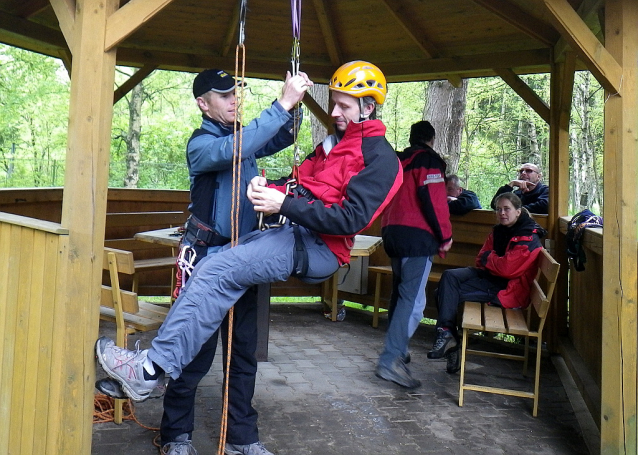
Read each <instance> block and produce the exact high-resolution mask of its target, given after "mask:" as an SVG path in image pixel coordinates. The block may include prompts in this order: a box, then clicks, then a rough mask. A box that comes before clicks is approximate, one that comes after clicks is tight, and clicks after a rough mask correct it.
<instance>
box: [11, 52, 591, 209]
mask: <svg viewBox="0 0 638 455" xmlns="http://www.w3.org/2000/svg"><path fill="white" fill-rule="evenodd" d="M0 65H1V66H0V67H1V68H2V71H0V115H1V117H0V118H2V122H1V123H0V185H2V186H5V187H29V186H60V185H62V184H63V178H64V156H65V150H66V130H67V125H68V103H69V78H68V75H67V73H66V70H65V69H64V67H63V66H62V65H61V63H60V62H59V61H58V60H55V59H52V58H49V57H44V56H41V55H38V54H34V53H31V52H27V51H22V50H20V49H16V48H12V47H8V46H0ZM133 72H134V70H132V69H131V68H118V73H117V75H116V85H118V86H119V85H121V84H122V83H123V82H124V81H125V80H127V78H128V77H130V75H131V74H133ZM193 78H194V74H190V73H179V72H171V71H155V72H153V73H152V74H151V75H150V76H149V77H147V78H146V79H145V81H144V99H143V104H142V127H141V135H140V164H139V166H140V172H139V176H140V180H139V182H138V187H139V188H174V189H187V188H188V186H189V182H188V172H187V169H186V164H185V147H186V143H187V141H188V139H189V137H190V135H191V133H192V131H193V130H194V129H195V128H197V127H199V125H200V123H201V114H200V112H199V110H198V108H197V106H196V104H195V101H194V100H193V96H192V92H191V86H192V81H193ZM521 78H522V79H523V80H524V81H525V83H526V84H528V86H529V87H530V88H532V89H533V90H534V91H535V92H536V93H537V94H538V95H539V96H540V97H541V98H542V99H543V100H544V101H545V102H546V103H547V104H549V86H550V83H549V82H550V81H549V75H548V74H538V75H528V76H522V77H521ZM427 84H428V83H427V82H410V83H401V84H397V83H395V84H390V85H389V90H388V97H387V100H386V103H385V104H384V105H383V106H381V108H380V109H379V112H378V115H379V118H381V119H382V120H383V122H384V123H385V125H386V127H387V135H386V137H387V138H388V140H389V141H390V143H391V144H392V146H393V147H395V148H396V149H397V150H402V149H404V148H406V147H407V146H408V137H409V131H410V126H411V125H412V123H414V122H416V121H418V120H420V119H421V118H422V115H423V109H424V106H425V104H426V94H427ZM281 87H282V82H281V81H264V80H258V79H249V80H248V86H247V87H246V99H245V105H244V106H243V114H244V115H243V119H244V120H243V123H244V124H248V123H249V122H250V121H251V120H253V119H254V118H256V117H258V116H259V114H260V112H261V111H262V110H263V109H265V108H267V107H268V106H270V104H271V103H272V102H273V101H274V100H275V99H277V98H278V96H279V94H280V92H281ZM602 97H603V92H602V90H601V88H600V86H599V85H598V83H597V82H596V81H595V79H594V78H593V77H591V75H590V74H589V73H586V72H583V73H577V74H576V78H575V84H574V103H573V112H572V124H571V126H570V135H571V156H572V159H571V160H570V172H571V174H570V181H571V185H570V212H571V213H573V212H575V211H577V210H579V209H580V207H579V204H580V201H581V199H583V194H584V193H586V195H587V196H588V198H589V199H588V202H587V203H588V204H589V205H590V207H592V208H596V207H598V205H597V204H600V203H601V201H602V149H603V115H602V112H603V105H604V100H603V99H602ZM128 101H129V99H128V96H125V97H124V98H123V99H122V100H120V101H118V102H117V103H116V104H115V106H114V116H113V134H112V143H111V167H110V177H109V184H110V185H111V186H113V187H122V186H123V180H124V176H125V175H126V153H127V149H126V144H125V142H124V140H123V139H124V138H125V137H126V133H127V129H128V119H129V110H128ZM310 115H311V114H310V113H309V112H308V110H307V109H306V108H304V117H305V121H304V122H303V124H302V126H301V130H300V132H299V135H298V138H297V144H298V145H299V151H300V160H303V158H304V157H305V156H306V155H307V154H309V153H310V152H311V151H312V150H313V140H312V135H311V130H310V122H309V121H308V120H309V117H310ZM435 149H436V143H435ZM548 151H549V127H548V125H547V124H546V123H545V122H544V121H543V120H542V119H541V118H540V117H539V116H538V115H537V114H536V113H535V112H534V111H533V110H532V109H531V108H530V107H529V106H528V105H527V104H526V103H525V102H524V101H523V100H521V98H520V97H519V96H518V95H517V94H516V93H515V92H514V91H513V90H512V89H511V88H510V87H509V86H508V85H507V84H505V83H504V82H503V81H502V80H501V79H500V78H497V77H494V78H480V79H471V80H469V83H468V90H467V106H466V113H465V127H464V135H463V142H462V150H461V157H460V161H459V166H458V170H457V174H458V175H459V176H460V178H461V179H462V180H463V182H464V186H465V187H466V188H469V189H471V190H473V191H475V192H476V193H477V194H478V196H479V199H480V201H481V203H482V204H483V206H484V207H488V206H489V203H490V201H491V198H492V195H493V194H494V192H495V191H496V189H497V188H498V187H499V186H501V185H503V184H505V183H507V182H509V181H510V180H511V179H512V178H513V177H515V175H516V170H517V169H518V167H519V166H520V165H521V164H522V163H524V162H527V161H530V162H534V163H538V164H539V165H540V166H541V168H542V169H543V173H544V177H545V181H546V182H547V181H549V175H550V173H551V169H549V167H548V164H549V159H548ZM441 152H442V153H444V152H445V151H443V150H441ZM293 163H294V153H293V147H289V148H288V149H286V150H284V151H282V152H280V153H277V154H275V155H273V156H271V157H267V158H263V159H260V160H259V166H260V167H261V168H263V169H265V171H266V175H267V176H268V177H270V178H278V177H280V176H283V175H288V174H289V173H290V171H291V169H292V166H293Z"/></svg>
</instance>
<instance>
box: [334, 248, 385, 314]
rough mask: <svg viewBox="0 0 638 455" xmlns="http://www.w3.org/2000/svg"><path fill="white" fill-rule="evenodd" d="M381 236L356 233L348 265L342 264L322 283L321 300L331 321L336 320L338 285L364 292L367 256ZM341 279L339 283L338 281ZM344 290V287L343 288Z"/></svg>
mask: <svg viewBox="0 0 638 455" xmlns="http://www.w3.org/2000/svg"><path fill="white" fill-rule="evenodd" d="M382 243H383V241H382V240H381V237H375V236H371V235H357V236H355V238H354V246H353V247H352V250H350V266H349V267H348V266H343V267H341V268H340V269H339V270H337V272H336V273H335V274H334V275H332V277H330V278H329V279H328V280H326V281H325V282H324V283H323V287H322V294H323V295H322V300H323V302H324V304H326V305H327V306H328V307H329V308H330V309H331V312H332V317H331V319H332V321H336V320H337V310H338V308H337V303H338V298H337V294H338V291H339V287H341V288H342V289H343V288H344V287H349V289H348V290H349V291H350V292H353V293H356V294H365V293H366V292H367V283H368V258H369V256H370V255H371V254H372V253H374V252H375V251H376V250H377V248H379V247H380V246H381V244H382ZM340 281H341V284H339V282H340ZM343 290H345V289H343Z"/></svg>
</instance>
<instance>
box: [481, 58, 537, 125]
mask: <svg viewBox="0 0 638 455" xmlns="http://www.w3.org/2000/svg"><path fill="white" fill-rule="evenodd" d="M494 72H495V73H496V74H498V75H499V76H500V77H501V79H503V81H505V83H506V84H507V85H509V86H510V87H511V88H512V90H514V91H515V92H516V93H517V94H518V96H520V97H521V98H523V100H524V101H525V102H526V103H527V104H528V105H529V106H530V107H531V108H532V109H534V112H536V113H537V114H538V115H539V117H540V118H542V119H543V120H544V121H545V123H547V124H549V106H548V105H547V103H545V101H543V100H542V99H541V97H540V96H538V95H537V94H536V92H535V91H534V90H532V89H531V88H530V87H529V86H528V85H527V84H526V83H525V82H523V80H522V79H521V78H520V77H518V76H517V75H516V74H515V73H514V71H512V70H511V69H509V68H494Z"/></svg>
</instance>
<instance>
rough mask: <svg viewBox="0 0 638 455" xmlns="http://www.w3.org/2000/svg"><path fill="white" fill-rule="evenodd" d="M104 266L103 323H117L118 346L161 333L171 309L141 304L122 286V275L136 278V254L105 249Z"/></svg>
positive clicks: (117, 412) (118, 409)
mask: <svg viewBox="0 0 638 455" xmlns="http://www.w3.org/2000/svg"><path fill="white" fill-rule="evenodd" d="M102 264H103V265H102V268H103V269H104V270H108V277H109V278H108V279H107V281H108V284H103V285H102V298H101V305H100V319H102V320H104V321H111V322H115V331H116V337H115V343H116V344H117V345H118V346H120V347H127V343H126V336H127V334H129V333H134V332H146V331H149V330H157V329H159V327H160V326H161V325H162V323H163V322H164V319H165V318H166V315H167V314H168V310H169V309H168V307H167V306H163V305H156V304H153V303H149V302H144V301H140V300H139V299H138V297H137V293H135V292H132V291H126V290H123V289H122V287H121V286H120V278H119V277H120V274H124V275H134V274H135V260H134V259H133V253H131V252H130V251H123V250H116V249H113V248H104V257H103V260H102ZM123 402H124V400H116V402H115V418H114V421H115V423H122V404H123Z"/></svg>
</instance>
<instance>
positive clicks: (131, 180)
mask: <svg viewBox="0 0 638 455" xmlns="http://www.w3.org/2000/svg"><path fill="white" fill-rule="evenodd" d="M143 96H144V85H143V83H142V82H140V83H139V84H137V85H136V86H135V87H134V88H133V90H132V91H131V101H130V102H129V105H128V111H129V122H128V133H127V134H126V140H125V142H126V176H125V177H124V188H137V183H138V182H139V180H140V133H141V132H142V101H143Z"/></svg>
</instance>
